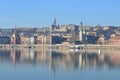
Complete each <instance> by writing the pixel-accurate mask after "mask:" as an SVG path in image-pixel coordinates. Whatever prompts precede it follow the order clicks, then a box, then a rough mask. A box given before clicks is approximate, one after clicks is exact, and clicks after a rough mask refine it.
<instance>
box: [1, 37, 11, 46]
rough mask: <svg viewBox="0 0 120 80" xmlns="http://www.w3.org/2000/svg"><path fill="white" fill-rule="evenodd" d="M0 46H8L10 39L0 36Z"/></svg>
mask: <svg viewBox="0 0 120 80" xmlns="http://www.w3.org/2000/svg"><path fill="white" fill-rule="evenodd" d="M0 44H10V37H6V36H0Z"/></svg>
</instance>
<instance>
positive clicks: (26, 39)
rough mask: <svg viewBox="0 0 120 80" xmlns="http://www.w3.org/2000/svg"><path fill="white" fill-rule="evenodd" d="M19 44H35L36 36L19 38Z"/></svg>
mask: <svg viewBox="0 0 120 80" xmlns="http://www.w3.org/2000/svg"><path fill="white" fill-rule="evenodd" d="M21 44H37V36H33V37H21Z"/></svg>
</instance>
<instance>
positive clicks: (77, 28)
mask: <svg viewBox="0 0 120 80" xmlns="http://www.w3.org/2000/svg"><path fill="white" fill-rule="evenodd" d="M92 28H93V29H90V28H89V27H85V26H84V25H83V23H82V22H80V24H79V25H73V24H69V25H61V26H59V25H57V23H56V19H54V21H53V23H52V25H51V26H50V27H49V28H43V29H37V30H36V32H35V31H33V30H34V29H33V30H30V29H24V32H23V31H21V30H23V29H19V31H18V29H16V28H15V29H14V32H13V33H12V34H13V35H10V34H11V31H10V32H9V31H7V32H6V33H7V35H10V36H4V35H2V36H0V44H65V45H66V44H67V45H68V44H109V45H119V44H120V35H119V31H120V30H119V29H115V31H113V30H112V29H111V28H109V27H108V26H106V27H102V28H101V27H100V26H96V27H92ZM41 30H42V32H41ZM27 31H28V32H27ZM1 32H2V31H1ZM115 32H116V34H113V33H115ZM4 33H5V32H4ZM8 33H9V34H8ZM29 34H30V35H29Z"/></svg>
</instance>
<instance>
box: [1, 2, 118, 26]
mask: <svg viewBox="0 0 120 80" xmlns="http://www.w3.org/2000/svg"><path fill="white" fill-rule="evenodd" d="M119 2H120V1H119V0H114V1H113V0H109V1H108V0H106V1H105V0H100V1H96V0H91V1H88V0H71V1H63V0H60V1H56V0H50V1H49V0H31V1H29V0H26V1H25V0H20V1H16V0H2V1H1V2H0V10H1V11H0V12H1V15H0V28H13V27H14V25H16V26H17V27H37V28H41V27H49V26H50V25H51V24H52V21H53V18H56V19H57V24H78V25H79V23H80V21H83V23H84V24H85V25H91V26H95V25H97V24H100V25H108V26H110V25H111V26H120V23H119V21H120V16H119V14H120V11H119V7H120V5H119Z"/></svg>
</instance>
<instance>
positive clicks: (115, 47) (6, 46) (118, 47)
mask: <svg viewBox="0 0 120 80" xmlns="http://www.w3.org/2000/svg"><path fill="white" fill-rule="evenodd" d="M71 46H72V47H74V48H71ZM12 48H15V49H24V48H30V49H56V50H57V49H58V50H59V49H61V50H67V49H73V50H74V49H79V50H82V49H105V50H110V49H111V50H120V45H62V44H56V45H51V44H44V45H43V44H29V45H28V44H0V49H12Z"/></svg>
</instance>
